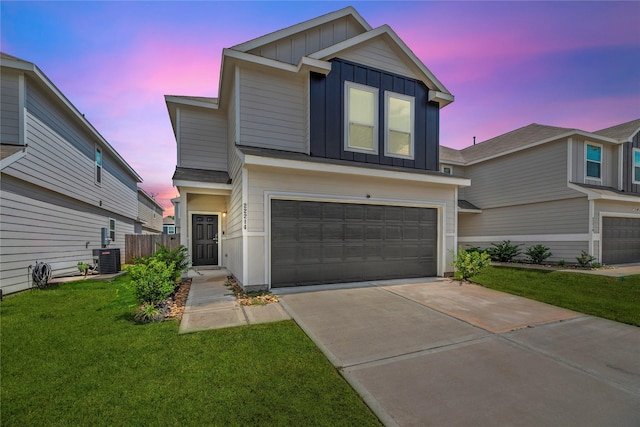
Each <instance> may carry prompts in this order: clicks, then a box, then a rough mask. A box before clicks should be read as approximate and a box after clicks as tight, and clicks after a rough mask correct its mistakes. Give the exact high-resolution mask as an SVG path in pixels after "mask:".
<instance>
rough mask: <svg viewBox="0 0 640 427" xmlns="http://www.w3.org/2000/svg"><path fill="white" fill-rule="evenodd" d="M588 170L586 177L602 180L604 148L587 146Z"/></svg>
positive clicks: (592, 145)
mask: <svg viewBox="0 0 640 427" xmlns="http://www.w3.org/2000/svg"><path fill="white" fill-rule="evenodd" d="M585 160H586V168H585V172H586V173H585V177H586V178H591V179H601V178H602V146H600V145H594V144H587V145H586V154H585Z"/></svg>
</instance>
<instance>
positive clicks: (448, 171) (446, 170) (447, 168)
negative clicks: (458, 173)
mask: <svg viewBox="0 0 640 427" xmlns="http://www.w3.org/2000/svg"><path fill="white" fill-rule="evenodd" d="M442 172H443V173H446V174H447V175H453V169H452V168H451V166H443V167H442Z"/></svg>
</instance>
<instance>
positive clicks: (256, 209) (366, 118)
mask: <svg viewBox="0 0 640 427" xmlns="http://www.w3.org/2000/svg"><path fill="white" fill-rule="evenodd" d="M221 64H222V65H221V74H220V86H219V91H218V93H219V97H218V98H203V97H187V96H166V97H165V100H166V104H167V108H168V111H169V116H170V119H171V124H172V126H173V130H174V133H175V136H176V141H177V167H176V171H175V174H174V176H173V184H174V185H175V186H176V187H177V188H178V191H179V193H180V196H179V201H178V203H176V204H175V205H176V207H177V210H176V218H177V221H178V222H177V223H176V225H178V226H179V227H180V229H181V233H180V236H181V243H182V244H184V245H185V246H186V247H188V248H189V251H190V254H191V259H192V262H193V265H194V266H200V265H213V266H224V267H226V268H227V269H228V270H229V271H230V272H231V273H232V274H233V275H234V276H235V277H236V279H238V281H239V282H240V283H241V284H242V285H243V286H244V287H278V286H293V285H302V284H317V283H331V282H345V281H362V280H375V279H391V278H406V277H419V276H436V275H438V276H441V275H444V274H445V273H448V272H452V271H453V267H452V265H451V262H452V253H453V251H454V250H455V248H456V246H457V241H456V231H457V230H456V226H457V222H456V221H457V215H456V204H457V194H458V189H459V188H460V187H464V186H467V185H469V183H470V182H469V180H468V179H465V178H460V177H454V176H450V175H447V174H443V173H441V172H440V170H439V159H438V152H439V116H440V109H441V108H442V107H444V106H445V105H447V104H449V103H450V102H452V101H453V96H452V95H451V94H450V93H449V91H448V90H447V89H446V88H445V86H444V85H443V84H442V83H441V82H440V81H439V80H438V79H437V78H436V77H435V76H434V75H433V74H432V73H431V72H430V71H429V70H428V69H427V67H426V66H425V65H424V64H422V63H421V62H420V60H419V59H418V58H417V57H416V56H415V55H414V54H413V53H412V52H411V50H410V49H409V47H407V46H406V45H405V43H404V42H403V41H402V40H401V39H400V38H399V37H398V36H397V35H396V33H394V32H393V30H392V29H391V28H389V27H388V26H386V25H383V26H381V27H378V28H375V29H374V28H371V26H370V25H369V24H368V23H367V22H366V21H365V20H364V19H363V18H362V17H361V16H360V15H359V14H358V13H357V12H356V11H355V10H354V9H353V8H351V7H348V8H345V9H342V10H339V11H337V12H333V13H330V14H328V15H324V16H320V17H318V18H315V19H312V20H310V21H306V22H303V23H301V24H298V25H294V26H292V27H289V28H286V29H283V30H280V31H276V32H274V33H271V34H268V35H266V36H263V37H259V38H257V39H254V40H251V41H248V42H246V43H243V44H240V45H237V46H234V47H232V48H229V49H224V50H223V52H222V61H221Z"/></svg>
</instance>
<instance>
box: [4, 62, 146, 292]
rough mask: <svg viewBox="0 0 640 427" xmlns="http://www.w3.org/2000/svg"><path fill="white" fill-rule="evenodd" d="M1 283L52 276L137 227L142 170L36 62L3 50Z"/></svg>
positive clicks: (14, 287)
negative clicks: (38, 269)
mask: <svg viewBox="0 0 640 427" xmlns="http://www.w3.org/2000/svg"><path fill="white" fill-rule="evenodd" d="M0 66H1V75H0V77H1V78H0V82H1V91H0V103H1V107H0V108H1V111H2V119H1V120H2V122H1V125H2V126H1V132H0V133H1V135H0V147H2V150H1V154H2V161H1V171H2V173H1V183H0V187H1V195H0V209H1V212H0V230H1V231H0V250H1V256H0V277H1V280H0V286H1V287H2V290H3V292H4V293H11V292H16V291H20V290H23V289H26V288H28V287H30V285H31V274H30V271H31V268H32V267H33V266H34V265H35V264H36V262H37V261H40V262H46V263H48V264H49V265H50V266H51V268H52V270H53V274H54V275H65V274H71V273H77V272H78V270H77V263H78V262H79V261H83V262H87V263H92V250H93V249H99V248H101V247H102V241H101V236H102V228H106V237H108V238H109V243H108V245H109V247H111V248H121V249H122V250H121V257H124V242H125V240H124V236H125V234H132V233H133V232H134V224H135V221H136V218H137V215H138V195H137V193H138V191H137V183H138V182H141V178H140V176H138V174H137V173H136V172H135V171H134V170H133V169H132V168H131V166H129V165H128V164H127V162H125V161H124V159H123V158H122V157H121V156H120V155H119V154H118V153H117V152H116V151H115V150H114V149H113V147H111V145H109V143H108V142H107V141H106V140H105V139H104V138H103V137H102V136H101V135H100V134H99V133H98V131H97V130H96V129H95V128H94V127H93V126H92V125H91V124H90V123H89V121H87V120H86V119H85V118H84V116H83V115H82V114H81V113H80V112H79V111H78V110H77V109H76V108H75V107H74V106H73V105H72V104H71V103H70V102H69V100H68V99H67V98H66V97H65V96H64V95H63V94H62V93H61V92H60V90H59V89H58V88H56V86H55V85H54V84H53V83H52V82H51V81H50V80H49V79H48V78H47V76H45V74H44V73H43V72H42V71H41V70H40V69H39V68H38V67H37V66H36V65H34V64H33V63H30V62H27V61H23V60H21V59H18V58H15V57H12V56H10V55H6V54H1V55H0Z"/></svg>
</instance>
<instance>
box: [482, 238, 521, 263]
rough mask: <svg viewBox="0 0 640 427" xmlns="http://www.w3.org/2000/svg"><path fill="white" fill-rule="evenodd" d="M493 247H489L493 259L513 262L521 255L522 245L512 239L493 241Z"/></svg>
mask: <svg viewBox="0 0 640 427" xmlns="http://www.w3.org/2000/svg"><path fill="white" fill-rule="evenodd" d="M491 246H493V247H492V248H489V249H488V252H489V255H490V256H491V259H492V260H493V261H499V262H511V261H513V259H514V258H515V257H517V256H518V255H520V246H522V245H514V244H512V243H511V240H503V241H502V242H501V243H492V244H491Z"/></svg>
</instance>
